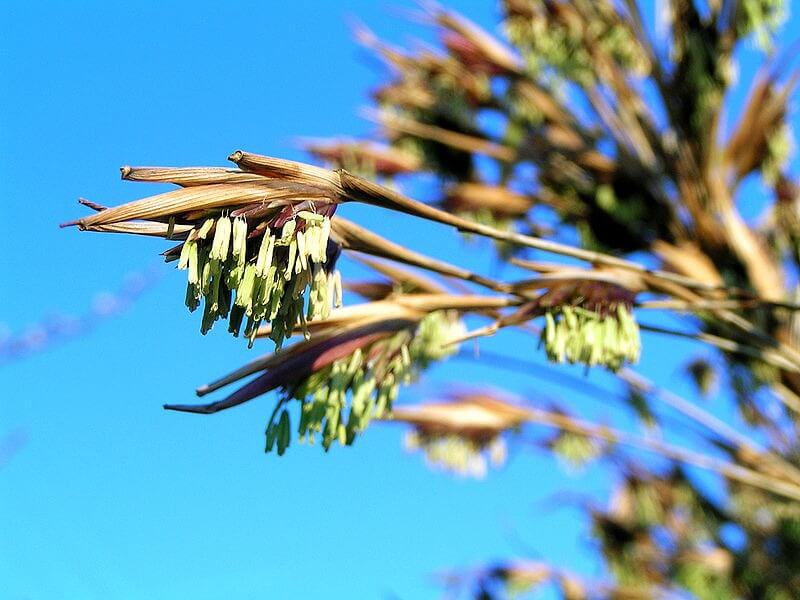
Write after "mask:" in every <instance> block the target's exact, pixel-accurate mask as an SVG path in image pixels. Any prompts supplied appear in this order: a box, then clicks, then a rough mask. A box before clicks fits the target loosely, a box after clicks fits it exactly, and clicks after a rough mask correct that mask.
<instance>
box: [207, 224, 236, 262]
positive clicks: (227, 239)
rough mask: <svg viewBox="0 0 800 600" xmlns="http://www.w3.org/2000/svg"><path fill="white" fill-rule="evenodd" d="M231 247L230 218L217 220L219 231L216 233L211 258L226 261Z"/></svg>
mask: <svg viewBox="0 0 800 600" xmlns="http://www.w3.org/2000/svg"><path fill="white" fill-rule="evenodd" d="M230 245H231V220H230V218H228V217H221V218H220V219H217V229H216V230H215V231H214V241H213V242H212V244H211V254H210V255H209V256H210V257H211V258H213V259H216V260H219V261H225V260H227V258H228V252H229V250H230Z"/></svg>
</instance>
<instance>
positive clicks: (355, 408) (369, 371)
mask: <svg viewBox="0 0 800 600" xmlns="http://www.w3.org/2000/svg"><path fill="white" fill-rule="evenodd" d="M462 332H463V325H462V324H461V321H460V319H459V318H458V316H457V315H456V314H455V313H451V312H447V311H436V312H433V313H430V314H428V315H426V316H425V317H424V318H423V319H421V321H419V323H418V324H417V325H416V327H415V328H411V329H402V330H400V331H397V332H394V333H389V334H387V335H386V336H384V337H382V338H380V339H378V340H376V341H372V342H370V343H369V344H367V345H365V346H363V347H360V348H357V349H355V350H354V351H353V352H352V353H351V354H349V355H348V356H345V357H343V358H341V359H339V360H336V361H334V362H333V363H332V364H330V365H328V366H326V367H324V368H322V369H320V370H318V371H315V372H314V373H312V374H311V375H309V376H308V377H306V378H305V379H303V380H301V381H300V382H297V383H296V384H294V385H292V386H291V387H286V388H284V389H283V398H282V399H281V401H280V404H287V403H289V402H290V401H292V400H294V401H297V402H298V403H299V405H300V414H299V420H298V426H297V436H298V440H299V441H300V442H308V443H309V444H314V443H315V441H316V440H317V436H319V438H320V441H321V444H322V447H323V448H324V449H325V450H326V451H327V450H328V449H329V448H330V447H331V445H332V444H333V443H334V442H338V443H339V444H340V445H342V446H349V445H350V444H352V443H353V441H354V440H355V439H356V437H357V436H358V435H359V434H361V433H362V432H363V431H364V430H365V429H366V427H367V426H368V425H369V423H370V421H371V420H372V419H375V418H381V417H384V416H386V415H388V414H389V413H391V410H392V404H393V403H394V401H395V400H396V399H397V395H398V392H399V390H400V386H401V385H407V384H409V383H411V382H412V381H413V380H414V379H415V378H416V377H417V376H418V374H419V373H420V371H422V370H423V369H425V368H426V367H427V366H428V365H429V364H430V363H431V362H433V361H436V360H442V359H444V358H446V357H447V356H449V355H451V354H453V353H454V352H456V351H457V350H458V348H457V346H456V345H446V346H445V345H443V344H442V342H444V341H446V340H449V339H453V338H454V337H456V335H458V334H460V333H462ZM280 427H282V426H281V425H280V421H279V420H276V416H273V420H272V421H271V422H270V423H269V424H268V426H267V451H268V452H269V451H271V450H272V449H273V448H277V449H278V450H280V445H277V444H276V440H279V439H281V438H280V435H279V434H280V431H279V428H280Z"/></svg>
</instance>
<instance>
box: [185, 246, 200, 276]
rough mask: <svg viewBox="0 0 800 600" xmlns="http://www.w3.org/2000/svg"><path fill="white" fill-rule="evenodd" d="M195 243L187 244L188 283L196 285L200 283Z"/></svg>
mask: <svg viewBox="0 0 800 600" xmlns="http://www.w3.org/2000/svg"><path fill="white" fill-rule="evenodd" d="M198 252H199V251H198V248H197V243H192V244H191V245H190V246H189V260H188V266H189V283H191V284H194V285H197V284H199V283H200V265H199V257H198Z"/></svg>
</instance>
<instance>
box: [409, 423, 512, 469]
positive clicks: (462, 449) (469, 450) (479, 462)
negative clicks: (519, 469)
mask: <svg viewBox="0 0 800 600" xmlns="http://www.w3.org/2000/svg"><path fill="white" fill-rule="evenodd" d="M404 444H405V447H406V449H407V450H421V451H422V452H424V454H425V461H426V462H427V463H428V464H429V465H430V466H431V467H435V468H439V469H442V470H444V471H449V472H451V473H454V474H456V475H460V476H462V477H475V478H482V477H485V476H486V473H487V471H488V470H489V465H490V464H491V466H494V467H498V466H500V465H502V464H503V463H504V462H505V460H506V445H505V442H504V441H503V439H502V438H500V437H499V436H498V437H495V438H493V439H492V440H491V441H489V442H478V441H477V440H473V439H470V438H465V437H462V436H459V435H452V434H451V435H429V434H425V433H422V432H420V431H412V432H410V433H408V434H407V435H406V437H405V440H404Z"/></svg>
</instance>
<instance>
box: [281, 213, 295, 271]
mask: <svg viewBox="0 0 800 600" xmlns="http://www.w3.org/2000/svg"><path fill="white" fill-rule="evenodd" d="M290 223H294V221H290ZM287 225H288V223H287ZM296 255H297V240H296V239H294V238H292V240H291V241H290V242H289V258H288V259H287V261H286V270H285V271H284V274H283V277H284V279H286V281H289V280H290V279H291V278H292V273H293V272H294V260H295V256H296Z"/></svg>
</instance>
